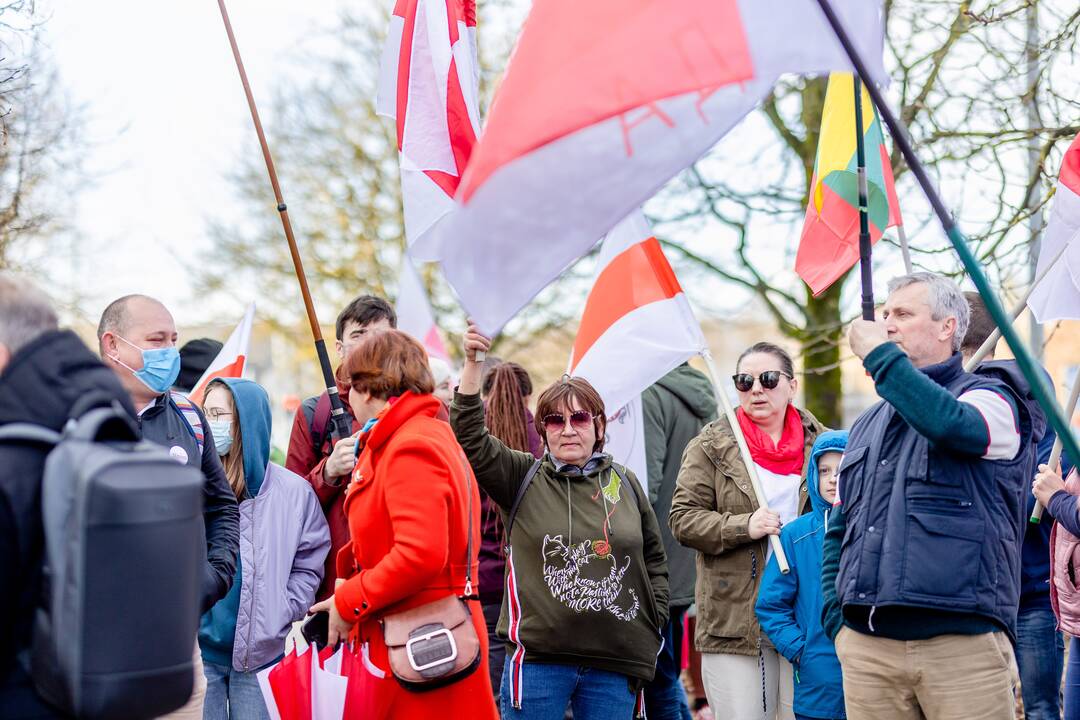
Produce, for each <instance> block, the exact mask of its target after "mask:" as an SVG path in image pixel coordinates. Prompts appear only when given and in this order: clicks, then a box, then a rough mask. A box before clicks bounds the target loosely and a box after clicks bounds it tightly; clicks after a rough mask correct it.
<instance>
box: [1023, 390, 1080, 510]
mask: <svg viewBox="0 0 1080 720" xmlns="http://www.w3.org/2000/svg"><path fill="white" fill-rule="evenodd" d="M1078 396H1080V372H1078V373H1076V377H1075V378H1073V385H1072V390H1070V391H1069V400H1068V401H1067V402H1066V403H1065V417H1067V418H1072V416H1073V413H1074V412H1076V400H1077V397H1078ZM1062 447H1063V445H1062V443H1061V435H1058V436H1057V439H1056V440H1054V448H1053V449H1052V450H1051V451H1050V458H1049V459H1048V460H1047V461H1046V464H1047V465H1048V466H1049V467H1050V469H1051V470H1057V469H1058V467H1059V466H1060V465H1061V449H1062ZM1073 457H1074V458H1075V456H1073ZM1073 462H1075V460H1074V461H1073ZM1044 509H1045V508H1043V505H1042V503H1040V502H1037V503H1035V507H1034V508H1032V510H1031V518H1030V520H1031V522H1032V523H1039V522H1042V516H1043V510H1044Z"/></svg>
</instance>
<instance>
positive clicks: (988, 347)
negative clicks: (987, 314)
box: [964, 243, 1069, 372]
mask: <svg viewBox="0 0 1080 720" xmlns="http://www.w3.org/2000/svg"><path fill="white" fill-rule="evenodd" d="M1068 247H1069V244H1068V243H1066V244H1064V245H1062V246H1061V249H1060V250H1058V253H1057V255H1055V256H1054V259H1053V260H1051V261H1050V262H1049V263H1047V265H1046V267H1044V268H1043V270H1042V272H1041V273H1039V274H1038V275H1036V276H1035V279H1034V280H1032V281H1031V285H1030V286H1029V287H1028V289H1027V292H1025V293H1024V296H1023V297H1022V298H1020V301H1019V302H1018V303H1016V305H1015V306H1014V307H1013V309H1012V310H1011V311H1010V312H1009V317H1010V318H1012V321H1013V322H1016V318H1018V317H1020V315H1021V313H1023V312H1024V308H1026V307H1027V304H1028V300H1030V299H1031V293H1033V292H1035V288H1037V287H1038V286H1039V283H1040V282H1042V280H1043V278H1044V277H1046V276H1047V274H1048V273H1049V272H1050V270H1052V269H1053V267H1054V265H1056V264H1057V261H1058V260H1060V259H1061V256H1062V255H1064V254H1065V250H1066V249H1067V248H1068ZM1000 339H1001V328H1000V327H999V328H996V329H995V330H994V332H992V333H990V337H988V338H986V342H984V343H983V344H982V345H981V346H979V349H978V350H976V351H975V354H974V355H972V356H971V359H970V360H968V361H967V363H966V364H965V365H964V370H966V371H967V372H971V371H972V370H974V369H975V368H977V367H978V366H979V363H981V362H982V361H983V360H985V359H986V356H987V355H989V354H990V353H991V352H993V351H994V348H995V347H997V344H998V340H1000Z"/></svg>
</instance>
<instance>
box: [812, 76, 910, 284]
mask: <svg viewBox="0 0 1080 720" xmlns="http://www.w3.org/2000/svg"><path fill="white" fill-rule="evenodd" d="M854 82H855V80H854V78H853V76H852V74H851V73H833V74H831V75H830V76H829V87H828V90H827V91H826V93H825V108H824V110H823V112H822V115H821V134H820V139H819V140H818V151H817V158H816V160H815V161H814V178H813V182H812V183H811V186H810V201H809V202H808V203H807V207H806V219H805V220H804V222H803V230H802V237H801V238H800V240H799V252H798V254H797V255H796V257H795V271H796V272H797V273H798V274H799V277H801V278H802V279H803V280H804V281H805V282H806V284H807V285H809V286H810V289H811V290H812V291H813V293H814V295H820V294H821V293H823V292H825V290H827V289H828V288H829V286H830V285H832V284H833V283H834V282H836V281H837V280H839V279H840V278H841V277H843V276H844V274H845V273H847V271H848V270H850V269H851V268H852V266H853V265H855V263H856V262H858V261H859V182H858V174H857V163H856V153H855V150H856V137H855V85H854ZM862 111H863V128H862V132H863V137H864V138H865V144H866V181H867V188H868V191H869V192H868V198H867V207H868V216H869V220H870V240H871V241H872V242H877V241H878V240H879V239H880V238H881V236H882V235H883V234H884V232H885V229H886V228H889V227H893V226H897V225H901V224H903V221H902V219H901V217H900V203H899V201H898V199H897V197H896V187H895V185H894V183H893V173H892V166H891V165H890V164H889V154H888V152H887V151H886V149H885V141H884V137H883V135H882V132H881V123H880V121H879V120H878V117H877V113H875V112H874V104H873V102H872V101H871V100H870V94H869V93H868V92H867V91H866V88H865V87H863V89H862Z"/></svg>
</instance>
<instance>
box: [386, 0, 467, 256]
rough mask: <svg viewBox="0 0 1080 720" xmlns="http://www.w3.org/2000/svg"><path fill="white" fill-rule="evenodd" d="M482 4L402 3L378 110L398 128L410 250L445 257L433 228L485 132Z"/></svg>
mask: <svg viewBox="0 0 1080 720" xmlns="http://www.w3.org/2000/svg"><path fill="white" fill-rule="evenodd" d="M479 79H480V70H479V65H478V63H477V59H476V2H475V0H397V2H396V4H395V5H394V13H393V15H392V16H391V18H390V33H389V35H388V36H387V39H386V45H385V46H384V48H383V56H382V67H381V73H380V77H379V91H378V101H377V103H376V108H377V110H378V113H379V114H380V115H384V116H386V117H390V118H393V119H394V120H395V121H396V124H397V140H398V150H399V151H400V163H401V194H402V200H403V202H404V205H405V236H406V238H407V240H408V245H409V252H410V254H412V255H413V256H414V257H416V258H418V259H421V260H433V259H436V257H437V256H438V252H437V247H436V246H435V245H434V243H433V236H431V235H430V233H429V231H430V230H431V228H432V227H433V226H434V225H435V223H437V222H438V221H439V219H440V218H442V217H443V216H444V215H446V214H447V213H448V212H450V211H451V210H453V208H454V202H453V197H454V193H455V192H456V191H457V188H458V183H459V182H460V181H461V177H462V175H463V173H464V172H465V165H466V164H467V163H468V161H469V156H470V155H471V153H472V150H473V146H474V145H475V144H476V137H477V135H478V134H479V132H480V113H479V103H478V100H477V98H478V96H479Z"/></svg>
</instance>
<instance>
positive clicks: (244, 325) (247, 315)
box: [188, 303, 255, 405]
mask: <svg viewBox="0 0 1080 720" xmlns="http://www.w3.org/2000/svg"><path fill="white" fill-rule="evenodd" d="M254 324H255V303H251V304H250V305H248V309H247V310H246V311H245V312H244V318H243V319H242V320H241V321H240V324H239V325H237V326H236V329H234V330H233V331H232V334H231V335H229V339H228V340H226V341H225V344H224V345H223V346H222V347H221V351H220V352H219V353H218V354H217V357H215V358H214V361H213V362H211V363H210V365H209V367H207V368H206V372H204V373H203V375H202V377H201V378H199V381H198V382H197V383H195V387H194V388H192V390H191V393H190V395H189V396H188V397H189V398H190V399H191V401H192V402H193V403H195V404H196V405H201V404H202V401H203V393H205V392H206V386H207V385H208V384H209V383H210V381H211V380H213V379H214V378H238V377H244V369H245V368H246V367H247V356H248V350H249V348H250V347H251V327H252V325H254Z"/></svg>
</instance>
